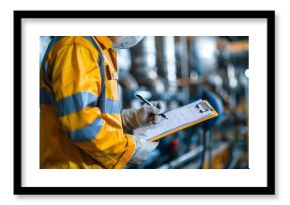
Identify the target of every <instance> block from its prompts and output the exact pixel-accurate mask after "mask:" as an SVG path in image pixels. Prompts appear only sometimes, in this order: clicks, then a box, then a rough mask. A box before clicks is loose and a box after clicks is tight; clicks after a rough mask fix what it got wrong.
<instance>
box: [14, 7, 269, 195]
mask: <svg viewBox="0 0 290 205" xmlns="http://www.w3.org/2000/svg"><path fill="white" fill-rule="evenodd" d="M120 35H123V36H120ZM133 35H135V36H133ZM14 194H16V195H19V194H20V195H23V194H91V195H121V194H122V195H123V194H126V195H137V194H138V195H145V194H146V195H197V194H226V195H230V194H236V195H240V194H248V195H250V194H263V195H264V194H268V195H273V194H275V12H274V11H14Z"/></svg>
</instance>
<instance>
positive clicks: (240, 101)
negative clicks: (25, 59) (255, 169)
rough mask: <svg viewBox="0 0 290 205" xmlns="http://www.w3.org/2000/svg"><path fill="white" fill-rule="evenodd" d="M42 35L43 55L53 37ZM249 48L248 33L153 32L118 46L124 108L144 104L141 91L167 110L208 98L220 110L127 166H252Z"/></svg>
mask: <svg viewBox="0 0 290 205" xmlns="http://www.w3.org/2000/svg"><path fill="white" fill-rule="evenodd" d="M40 39H41V42H40V45H41V49H40V59H42V56H43V53H44V52H45V49H46V47H47V45H48V43H49V42H50V40H51V37H48V36H47V37H41V38H40ZM248 49H249V44H248V37H247V36H215V37H213V36H199V37H197V36H194V37H193V36H180V37H174V36H147V37H145V38H143V40H142V41H141V42H140V43H139V44H138V45H137V46H135V47H133V48H131V49H120V50H118V69H119V92H120V96H121V99H120V102H121V105H120V106H121V108H122V109H123V108H129V107H130V108H138V107H140V106H142V104H143V103H142V102H141V101H140V100H139V99H137V98H136V97H135V94H137V93H139V94H141V95H143V96H144V97H145V98H147V99H149V100H151V101H154V100H161V101H163V102H165V103H166V105H167V110H172V109H175V108H177V107H180V106H183V105H186V104H188V103H191V102H193V101H195V100H197V99H200V98H202V99H207V100H208V101H209V103H210V104H211V105H212V106H213V107H214V108H215V109H216V111H217V112H218V113H219V116H218V117H217V118H215V119H212V120H209V121H207V122H204V123H202V124H200V125H198V126H193V127H190V128H187V129H185V130H182V131H179V132H177V133H175V134H172V135H170V136H168V137H165V138H162V139H161V140H160V143H159V145H158V148H157V149H156V150H155V151H154V152H152V154H151V156H150V157H149V158H148V159H147V160H146V161H144V162H143V163H142V164H140V165H127V168H141V169H146V168H154V169H155V168H165V169H172V168H173V169H208V168H212V169H246V168H248V84H249V79H248V73H249V62H248V53H249V50H248ZM40 62H41V61H40Z"/></svg>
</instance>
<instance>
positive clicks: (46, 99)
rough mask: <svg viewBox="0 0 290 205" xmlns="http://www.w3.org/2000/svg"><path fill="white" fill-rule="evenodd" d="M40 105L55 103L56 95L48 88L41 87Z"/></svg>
mask: <svg viewBox="0 0 290 205" xmlns="http://www.w3.org/2000/svg"><path fill="white" fill-rule="evenodd" d="M39 94H40V105H44V104H50V105H55V100H54V95H53V93H52V92H50V91H48V90H47V89H44V88H40V93H39Z"/></svg>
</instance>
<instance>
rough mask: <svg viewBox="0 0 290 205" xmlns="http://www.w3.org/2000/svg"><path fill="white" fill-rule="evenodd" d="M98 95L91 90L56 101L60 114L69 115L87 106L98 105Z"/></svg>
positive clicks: (60, 115)
mask: <svg viewBox="0 0 290 205" xmlns="http://www.w3.org/2000/svg"><path fill="white" fill-rule="evenodd" d="M97 101H98V97H97V96H96V95H94V94H93V93H90V92H79V93H75V94H73V95H71V96H68V97H65V98H63V99H61V100H59V101H57V102H56V106H57V110H58V116H59V117H62V116H64V115H69V114H71V113H73V112H77V111H79V110H81V109H83V108H86V107H96V105H97Z"/></svg>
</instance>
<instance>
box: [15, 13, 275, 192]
mask: <svg viewBox="0 0 290 205" xmlns="http://www.w3.org/2000/svg"><path fill="white" fill-rule="evenodd" d="M24 18H25V19H27V18H38V19H45V18H141V19H146V18H148V19H150V18H206V19H207V18H210V19H215V18H219V19H221V18H222V19H224V18H225V19H226V18H233V19H247V18H255V19H266V21H267V101H268V102H267V186H266V187H24V186H22V163H23V162H22V160H21V155H22V151H21V143H22V133H21V130H22V121H21V117H22V114H21V113H22V111H21V102H22V98H23V97H24V96H23V94H22V92H21V87H22V86H21V78H22V77H21V76H22V73H23V70H22V67H21V62H22V54H21V48H22V47H21V45H22V42H21V37H22V30H21V26H22V19H24ZM14 194H16V195H29V194H33V195H37V194H42V195H47V194H55V195H63V194H66V195H76V194H81V195H83V194H86V195H87V194H90V195H111V194H114V195H121V194H122V195H124V194H127V195H128V194H130V195H204V194H212V195H220V194H223V195H225V194H226V195H241V194H247V195H256V194H259V195H273V194H275V11H14Z"/></svg>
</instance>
